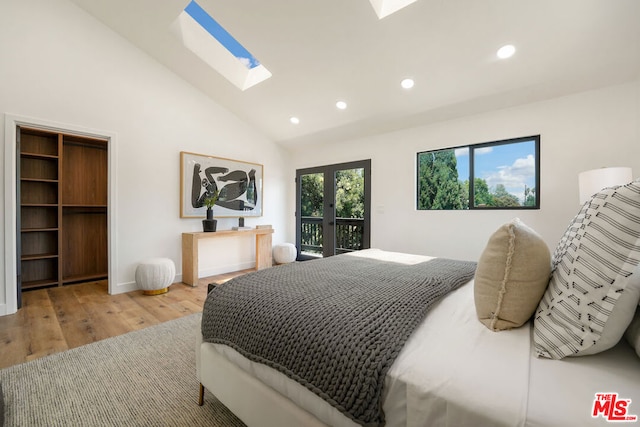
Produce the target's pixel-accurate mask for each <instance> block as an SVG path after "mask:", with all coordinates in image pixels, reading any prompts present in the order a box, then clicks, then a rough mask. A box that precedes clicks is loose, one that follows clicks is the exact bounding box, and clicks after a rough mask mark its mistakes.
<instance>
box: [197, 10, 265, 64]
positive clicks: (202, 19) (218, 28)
mask: <svg viewBox="0 0 640 427" xmlns="http://www.w3.org/2000/svg"><path fill="white" fill-rule="evenodd" d="M184 11H185V12H187V13H188V14H189V16H191V17H192V18H193V19H194V20H195V21H196V22H197V23H198V24H200V26H201V27H202V28H204V29H205V30H207V32H208V33H209V34H211V35H212V36H213V37H214V38H215V39H216V40H218V42H220V44H222V45H223V46H224V47H225V48H227V50H228V51H229V52H231V53H232V54H233V55H234V56H235V57H236V58H238V60H239V61H240V62H242V63H243V64H244V66H245V67H247V68H249V69H251V68H254V67H257V66H258V65H260V62H259V61H258V60H257V59H256V58H255V57H254V56H253V55H252V54H251V53H250V52H249V51H248V50H247V49H245V48H244V46H242V45H241V44H240V42H238V41H237V40H236V39H235V38H234V37H233V36H232V35H231V34H229V32H228V31H227V30H225V29H224V28H223V27H222V25H220V24H219V23H218V21H216V20H215V19H213V17H212V16H211V15H209V14H208V13H207V11H205V10H204V9H203V8H202V7H201V6H200V5H199V4H198V3H196V2H195V1H191V2H190V3H189V4H188V5H187V7H185V8H184Z"/></svg>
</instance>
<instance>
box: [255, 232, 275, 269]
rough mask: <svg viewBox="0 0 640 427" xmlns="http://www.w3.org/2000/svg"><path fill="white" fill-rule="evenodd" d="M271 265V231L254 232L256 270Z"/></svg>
mask: <svg viewBox="0 0 640 427" xmlns="http://www.w3.org/2000/svg"><path fill="white" fill-rule="evenodd" d="M271 265H272V256H271V233H266V234H256V270H261V269H263V268H269V267H271Z"/></svg>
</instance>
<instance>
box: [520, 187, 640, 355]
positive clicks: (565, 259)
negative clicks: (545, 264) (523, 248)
mask: <svg viewBox="0 0 640 427" xmlns="http://www.w3.org/2000/svg"><path fill="white" fill-rule="evenodd" d="M639 264H640V180H636V181H634V182H632V183H629V184H627V185H624V186H619V187H612V188H606V189H604V190H602V191H601V192H599V193H597V194H595V195H594V196H593V198H592V199H591V200H590V201H588V202H586V203H585V204H584V206H583V207H582V209H581V210H580V212H579V213H578V215H577V216H576V217H575V218H574V219H573V221H572V222H571V223H570V224H569V227H568V228H567V231H566V232H565V234H564V236H563V237H562V239H561V240H560V243H559V244H558V247H557V248H556V250H555V252H554V254H553V257H552V259H551V268H552V274H551V281H550V282H549V287H548V288H547V291H546V292H545V294H544V296H543V297H542V300H541V301H540V305H539V306H538V310H537V311H536V314H535V319H534V335H533V339H534V344H535V350H536V354H537V355H538V356H539V357H548V358H552V359H562V358H563V357H565V356H579V355H586V354H595V353H598V352H601V351H604V350H607V349H608V348H611V347H612V346H614V345H615V344H616V343H617V342H618V341H619V340H620V338H621V337H622V335H623V334H624V332H625V329H626V328H627V327H628V326H629V323H631V320H632V318H633V315H634V313H635V309H636V306H637V305H638V300H639V299H640V267H639Z"/></svg>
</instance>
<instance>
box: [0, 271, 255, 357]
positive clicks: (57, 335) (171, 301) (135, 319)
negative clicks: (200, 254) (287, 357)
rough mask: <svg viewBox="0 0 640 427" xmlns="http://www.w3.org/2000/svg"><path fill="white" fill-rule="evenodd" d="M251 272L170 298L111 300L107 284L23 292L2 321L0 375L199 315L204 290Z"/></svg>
mask: <svg viewBox="0 0 640 427" xmlns="http://www.w3.org/2000/svg"><path fill="white" fill-rule="evenodd" d="M248 271H252V270H244V271H239V272H235V273H228V274H222V275H218V276H211V277H207V278H202V279H199V281H198V286H196V287H191V286H189V285H185V284H184V283H174V284H173V285H171V286H170V288H169V292H167V293H165V294H161V295H154V296H148V295H144V294H143V293H142V291H134V292H129V293H125V294H118V295H109V294H108V293H107V286H108V285H107V281H106V280H103V281H98V282H89V283H83V284H79V285H69V286H63V287H55V288H48V289H39V290H35V291H28V292H23V294H22V308H21V309H20V310H18V312H17V313H15V314H12V315H9V316H0V343H1V346H0V369H2V368H6V367H8V366H12V365H15V364H18V363H22V362H26V361H29V360H34V359H37V358H40V357H43V356H47V355H49V354H53V353H58V352H61V351H65V350H69V349H71V348H74V347H79V346H81V345H84V344H89V343H92V342H95V341H99V340H102V339H105V338H109V337H113V336H116V335H121V334H125V333H127V332H131V331H135V330H138V329H142V328H146V327H147V326H152V325H156V324H158V323H162V322H166V321H168V320H173V319H177V318H179V317H182V316H186V315H189V314H192V313H198V312H201V311H202V306H203V304H204V300H205V298H206V295H207V284H208V283H211V282H217V283H223V282H225V281H227V280H229V279H231V278H232V277H235V276H238V275H241V274H244V273H246V272H248Z"/></svg>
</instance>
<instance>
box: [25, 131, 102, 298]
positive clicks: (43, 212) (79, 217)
mask: <svg viewBox="0 0 640 427" xmlns="http://www.w3.org/2000/svg"><path fill="white" fill-rule="evenodd" d="M18 140H19V147H20V148H19V157H20V184H19V185H20V187H19V194H20V196H19V198H20V207H19V209H20V212H19V218H20V222H19V232H20V242H19V247H18V249H19V250H18V253H19V254H20V261H21V269H20V283H21V285H20V286H21V289H22V290H26V289H33V288H41V287H47V286H62V285H63V284H66V283H77V282H82V281H87V280H97V279H103V278H106V277H107V270H108V255H107V188H108V184H107V150H108V144H107V141H103V140H97V139H92V138H87V137H80V136H76V135H67V134H64V133H55V132H48V131H43V130H37V129H29V128H24V127H21V128H19V139H18Z"/></svg>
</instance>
